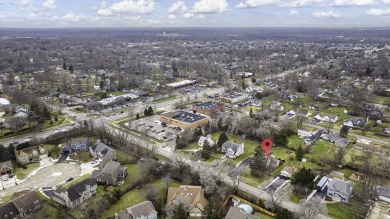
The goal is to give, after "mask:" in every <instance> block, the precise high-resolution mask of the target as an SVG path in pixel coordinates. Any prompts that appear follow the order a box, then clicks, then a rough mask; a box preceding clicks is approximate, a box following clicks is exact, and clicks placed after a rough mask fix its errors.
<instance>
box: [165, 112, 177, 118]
mask: <svg viewBox="0 0 390 219" xmlns="http://www.w3.org/2000/svg"><path fill="white" fill-rule="evenodd" d="M177 115H178V114H177V113H176V112H166V113H163V114H161V116H164V117H167V118H172V117H175V116H177Z"/></svg>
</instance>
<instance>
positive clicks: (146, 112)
mask: <svg viewBox="0 0 390 219" xmlns="http://www.w3.org/2000/svg"><path fill="white" fill-rule="evenodd" d="M148 115H149V114H148V109H146V108H145V110H144V117H148Z"/></svg>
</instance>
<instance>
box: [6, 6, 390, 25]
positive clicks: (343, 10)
mask: <svg viewBox="0 0 390 219" xmlns="http://www.w3.org/2000/svg"><path fill="white" fill-rule="evenodd" d="M0 8H1V10H0V27H10V28H72V27H97V28H102V27H103V28H104V27H330V28H331V27H334V28H342V27H390V0H188V1H187V0H185V1H177V0H107V1H98V0H79V1H76V0H62V1H60V0H16V1H11V0H0Z"/></svg>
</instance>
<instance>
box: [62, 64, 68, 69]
mask: <svg viewBox="0 0 390 219" xmlns="http://www.w3.org/2000/svg"><path fill="white" fill-rule="evenodd" d="M67 68H68V67H67V66H66V63H65V62H64V64H62V69H63V70H66V69H67Z"/></svg>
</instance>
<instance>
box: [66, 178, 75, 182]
mask: <svg viewBox="0 0 390 219" xmlns="http://www.w3.org/2000/svg"><path fill="white" fill-rule="evenodd" d="M73 180H74V178H73V177H70V178H69V179H67V180H66V182H70V181H73Z"/></svg>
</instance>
